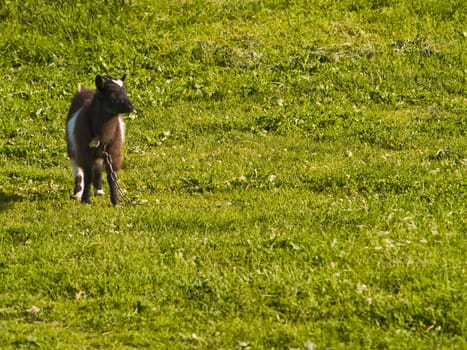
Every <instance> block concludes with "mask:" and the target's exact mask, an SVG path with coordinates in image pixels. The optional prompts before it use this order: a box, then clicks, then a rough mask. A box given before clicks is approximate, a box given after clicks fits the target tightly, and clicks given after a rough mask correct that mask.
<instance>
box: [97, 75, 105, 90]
mask: <svg viewBox="0 0 467 350" xmlns="http://www.w3.org/2000/svg"><path fill="white" fill-rule="evenodd" d="M104 83H105V82H104V77H102V76H100V75H99V74H98V75H96V88H97V89H98V90H102V89H103V88H104Z"/></svg>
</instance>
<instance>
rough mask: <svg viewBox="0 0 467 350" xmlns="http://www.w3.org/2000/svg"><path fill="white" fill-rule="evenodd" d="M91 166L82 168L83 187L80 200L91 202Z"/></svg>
mask: <svg viewBox="0 0 467 350" xmlns="http://www.w3.org/2000/svg"><path fill="white" fill-rule="evenodd" d="M91 183H92V167H86V168H84V189H83V194H82V196H81V202H83V203H86V204H91Z"/></svg>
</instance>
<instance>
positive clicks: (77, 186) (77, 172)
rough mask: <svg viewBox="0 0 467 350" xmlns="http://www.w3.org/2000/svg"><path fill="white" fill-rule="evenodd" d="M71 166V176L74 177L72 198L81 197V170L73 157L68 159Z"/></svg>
mask: <svg viewBox="0 0 467 350" xmlns="http://www.w3.org/2000/svg"><path fill="white" fill-rule="evenodd" d="M70 163H71V167H72V168H73V176H74V178H75V188H74V189H73V196H72V197H73V198H76V199H81V196H82V194H83V187H84V178H83V170H82V169H81V168H80V167H79V166H78V164H77V163H76V161H75V160H74V159H70Z"/></svg>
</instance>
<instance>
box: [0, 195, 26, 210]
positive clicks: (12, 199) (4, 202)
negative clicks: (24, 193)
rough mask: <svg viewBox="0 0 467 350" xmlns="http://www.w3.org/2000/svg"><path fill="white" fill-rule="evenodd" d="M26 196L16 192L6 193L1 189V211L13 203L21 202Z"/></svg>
mask: <svg viewBox="0 0 467 350" xmlns="http://www.w3.org/2000/svg"><path fill="white" fill-rule="evenodd" d="M23 199H24V198H23V197H21V196H20V195H17V194H14V193H5V192H3V191H1V190H0V212H1V211H4V210H6V209H8V207H9V206H11V205H12V204H13V203H16V202H20V201H22V200H23Z"/></svg>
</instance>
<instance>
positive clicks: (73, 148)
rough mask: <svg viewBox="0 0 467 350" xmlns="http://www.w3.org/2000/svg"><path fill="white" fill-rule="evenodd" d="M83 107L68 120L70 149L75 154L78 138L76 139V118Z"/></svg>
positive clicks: (67, 135)
mask: <svg viewBox="0 0 467 350" xmlns="http://www.w3.org/2000/svg"><path fill="white" fill-rule="evenodd" d="M82 109H83V107H81V108H80V109H78V110H77V111H76V112H75V113H73V114H72V115H71V117H70V119H68V122H67V123H66V137H67V138H68V144H69V146H70V151H71V153H72V154H73V155H75V154H76V139H75V126H76V120H77V119H78V116H79V114H80V113H81V110H82Z"/></svg>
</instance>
